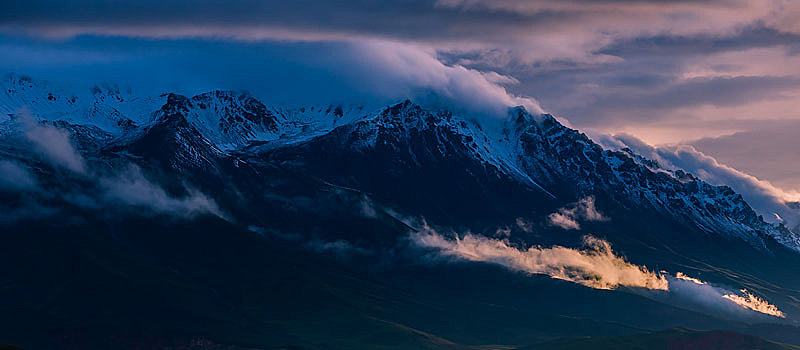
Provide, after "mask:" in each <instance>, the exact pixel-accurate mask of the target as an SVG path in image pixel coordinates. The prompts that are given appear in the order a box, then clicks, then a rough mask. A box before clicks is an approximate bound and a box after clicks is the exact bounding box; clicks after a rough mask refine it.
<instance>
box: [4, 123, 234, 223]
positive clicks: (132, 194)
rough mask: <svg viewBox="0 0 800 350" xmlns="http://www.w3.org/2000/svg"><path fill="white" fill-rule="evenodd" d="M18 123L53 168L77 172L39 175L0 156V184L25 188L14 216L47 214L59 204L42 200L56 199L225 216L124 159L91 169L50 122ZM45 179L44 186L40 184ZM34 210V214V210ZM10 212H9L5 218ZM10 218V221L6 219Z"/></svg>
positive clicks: (199, 196)
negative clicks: (111, 166) (172, 190)
mask: <svg viewBox="0 0 800 350" xmlns="http://www.w3.org/2000/svg"><path fill="white" fill-rule="evenodd" d="M18 126H19V127H20V131H21V133H22V136H23V137H24V138H25V140H27V141H28V142H30V143H31V144H32V145H33V147H32V151H33V152H34V153H36V154H38V155H40V156H41V157H42V160H43V161H44V162H45V163H46V164H48V165H49V166H51V167H53V168H56V169H58V168H64V169H67V170H69V171H70V172H72V173H73V174H75V175H77V176H78V177H79V178H80V181H79V182H80V183H78V182H76V178H75V177H73V176H70V175H56V176H55V177H50V178H46V179H44V178H43V179H40V178H39V176H40V174H39V173H40V172H37V171H34V170H33V169H31V168H29V167H27V166H26V165H23V164H21V163H18V162H14V161H11V160H0V176H2V178H0V188H5V189H6V190H10V191H13V192H21V191H25V192H26V198H28V200H27V201H22V202H20V203H21V204H22V205H23V206H27V207H26V208H16V209H15V211H14V212H15V213H16V214H15V215H13V217H15V218H27V217H31V216H35V215H45V214H47V215H49V214H55V213H58V212H59V208H48V207H47V206H45V205H43V204H41V203H40V202H43V201H47V202H50V201H53V200H61V201H63V202H65V203H68V204H70V205H75V206H78V207H82V208H87V209H99V208H100V207H102V206H109V205H117V206H119V205H121V206H128V207H138V208H144V209H147V211H144V212H141V211H140V212H139V213H140V214H142V213H163V214H169V215H175V216H180V217H192V216H196V215H199V214H211V215H215V216H218V217H220V218H223V219H226V220H228V218H227V216H226V215H225V214H224V213H223V212H222V210H221V209H220V208H219V207H218V205H217V204H216V202H215V201H214V200H213V199H212V198H210V197H208V196H207V195H205V194H203V193H202V192H200V191H198V190H196V189H194V188H192V187H190V186H185V187H184V189H185V191H186V195H185V196H174V195H171V194H169V193H167V191H165V190H164V189H163V188H162V187H161V186H159V185H158V184H156V183H154V182H152V181H150V180H148V179H147V177H146V176H145V175H144V173H143V171H142V169H141V168H139V167H138V166H136V165H134V164H132V163H129V164H122V165H119V168H118V169H111V170H110V171H109V170H103V169H95V168H93V167H91V166H90V163H89V162H88V161H86V159H85V158H84V157H83V156H82V155H81V153H80V151H78V150H77V149H76V148H75V147H74V146H73V144H72V141H71V139H70V132H69V131H68V130H66V129H62V128H59V127H56V126H53V125H48V124H42V123H38V122H36V121H35V120H34V119H33V118H32V117H31V116H30V115H27V116H23V117H21V119H20V120H18ZM45 184H47V186H48V188H42V186H45ZM37 213H38V214H37ZM11 217H12V216H11V215H9V217H8V218H11ZM5 221H6V222H10V221H13V220H5Z"/></svg>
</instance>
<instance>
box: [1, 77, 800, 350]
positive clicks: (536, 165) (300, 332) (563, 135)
mask: <svg viewBox="0 0 800 350" xmlns="http://www.w3.org/2000/svg"><path fill="white" fill-rule="evenodd" d="M2 88H3V94H2V95H0V112H2V113H0V174H2V175H3V177H4V178H5V179H4V180H3V181H0V199H1V200H2V201H0V203H1V204H0V210H2V213H4V214H3V218H2V219H0V227H2V228H3V231H4V233H3V234H2V240H3V244H0V246H2V248H0V249H1V250H2V253H1V254H0V255H2V256H3V258H2V264H0V265H2V266H3V268H2V270H0V271H2V272H1V273H0V277H1V278H2V280H0V296H1V297H2V300H5V302H3V303H2V305H0V307H2V309H3V310H4V313H5V314H8V315H12V314H13V315H15V316H14V317H12V318H7V319H5V320H3V321H2V328H3V329H4V330H3V331H0V341H2V342H8V343H13V344H20V345H22V346H25V347H26V348H27V347H31V348H40V347H41V348H47V347H53V346H61V347H66V348H155V347H161V348H198V349H199V348H203V349H205V348H209V349H213V348H364V347H367V348H465V347H475V348H485V347H487V346H494V347H495V348H523V347H525V346H530V347H532V348H580V346H589V345H586V344H585V343H584V342H582V341H573V340H574V339H575V338H570V337H591V338H590V339H592V341H595V339H597V337H602V336H618V337H622V338H613V339H611V338H609V339H605V338H601V340H599V341H601V342H602V341H617V340H618V339H628V340H630V339H634V340H635V341H634V340H631V342H632V343H638V341H639V340H638V339H640V338H641V339H649V337H651V336H654V337H683V338H686V337H687V336H686V334H687V332H688V333H690V334H695V333H693V332H695V331H689V330H685V329H684V328H691V329H697V330H712V329H713V330H718V329H722V330H725V332H736V333H735V334H739V335H740V336H741V338H736V337H734V338H736V339H741V341H742V342H750V343H752V342H761V341H763V342H766V343H769V344H773V345H775V346H780V347H783V346H786V347H787V348H791V345H785V344H777V343H773V342H782V343H788V344H800V338H798V336H797V334H800V332H798V331H800V329H798V328H797V327H796V325H797V321H798V318H799V317H800V302H798V300H800V299H799V298H800V292H798V291H800V279H799V278H798V277H797V274H796V270H797V269H796V267H797V266H800V255H798V251H800V236H798V235H797V234H796V233H794V232H792V231H791V230H789V229H787V228H786V227H785V226H784V225H776V224H771V223H768V222H767V221H765V220H764V218H763V217H761V216H760V215H758V214H757V213H756V211H754V210H753V209H752V208H751V207H750V206H749V205H748V203H747V202H746V200H745V199H744V198H743V197H742V196H741V195H739V194H737V193H736V192H734V191H733V190H732V189H731V188H730V187H727V186H715V185H711V184H709V183H707V182H704V181H702V180H701V179H699V178H698V177H696V176H694V175H692V174H690V173H687V172H685V171H682V170H674V169H667V168H664V167H662V166H660V165H659V164H658V163H657V162H656V161H653V160H648V159H646V158H644V157H642V156H640V155H638V154H636V153H635V152H634V151H632V150H630V149H621V150H609V149H604V148H603V147H601V146H599V145H598V144H597V143H595V142H593V141H592V139H591V138H589V137H588V136H586V135H585V134H583V133H581V132H579V131H577V130H574V129H571V128H568V127H566V126H564V125H563V124H562V123H560V122H559V120H558V118H557V117H555V116H552V115H549V114H530V113H528V112H527V111H526V110H525V109H524V108H522V107H515V108H509V110H508V112H507V114H506V115H503V116H486V115H473V114H469V113H461V112H458V111H453V110H450V109H446V108H438V107H431V106H423V105H419V104H415V103H414V102H412V101H408V100H406V101H400V102H397V103H394V104H391V105H388V106H385V107H382V108H377V109H372V108H370V107H364V106H357V105H309V106H288V105H267V104H264V103H262V102H260V101H259V100H258V99H256V98H255V97H253V96H250V95H248V94H247V93H245V92H236V91H210V92H204V93H201V94H198V95H195V96H191V97H189V96H183V95H180V94H175V93H164V94H158V95H154V96H146V95H141V94H138V93H136V92H133V91H130V90H128V89H121V88H119V87H117V86H115V85H109V84H105V85H98V86H94V87H91V88H86V89H81V88H76V87H71V86H66V87H64V86H56V85H54V84H52V83H48V82H43V81H37V80H35V79H32V78H28V77H24V76H19V75H8V76H6V77H5V78H4V79H3V81H2ZM675 327H682V328H680V329H679V330H678V331H675V330H674V329H675ZM663 329H673V330H670V331H664V332H655V331H660V330H663ZM653 332H655V333H653ZM697 332H698V333H697V334H698V335H697V336H695V335H692V336H689V337H688V338H691V339H701V340H698V341H708V340H707V338H704V337H706V335H708V334H716V333H704V332H701V331H697ZM741 333H744V334H747V335H741ZM726 334H727V333H726ZM753 336H757V337H761V338H764V339H767V340H759V339H757V338H755V337H753ZM626 337H627V338H626ZM737 337H738V336H737ZM683 338H681V339H683ZM659 339H660V338H659ZM676 339H677V338H676ZM702 339H706V340H702ZM628 340H625V341H628ZM750 343H748V344H750ZM766 343H764V344H766ZM492 344H500V345H492ZM734 345H735V344H734ZM569 346H572V347H569ZM770 346H772V345H770ZM745 348H746V346H745Z"/></svg>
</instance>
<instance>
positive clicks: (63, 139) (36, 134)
mask: <svg viewBox="0 0 800 350" xmlns="http://www.w3.org/2000/svg"><path fill="white" fill-rule="evenodd" d="M18 118H19V123H20V125H21V126H22V128H23V130H24V135H25V138H26V139H27V140H28V141H29V142H30V143H31V144H32V146H33V148H34V150H35V151H37V153H39V154H40V155H42V156H43V157H45V158H46V159H47V160H48V161H49V162H50V163H51V164H53V165H55V166H58V167H63V168H66V169H68V170H71V171H73V172H76V173H79V174H85V173H86V171H87V168H86V162H85V161H84V159H83V157H81V155H80V153H78V151H77V150H76V149H75V147H74V146H73V145H72V140H71V139H70V134H69V132H68V131H66V130H63V129H60V128H57V127H55V126H52V125H47V124H42V123H38V122H36V121H35V120H34V119H33V117H32V116H31V115H30V114H29V113H28V112H26V111H24V110H23V111H22V113H19V114H18Z"/></svg>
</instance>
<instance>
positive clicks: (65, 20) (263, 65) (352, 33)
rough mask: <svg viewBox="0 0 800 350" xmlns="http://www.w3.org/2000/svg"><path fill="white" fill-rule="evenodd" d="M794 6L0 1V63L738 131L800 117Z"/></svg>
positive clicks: (799, 12) (760, 171) (634, 126)
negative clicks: (509, 108)
mask: <svg viewBox="0 0 800 350" xmlns="http://www.w3.org/2000/svg"><path fill="white" fill-rule="evenodd" d="M331 13H336V15H335V16H332V15H331ZM798 16H800V4H798V3H797V2H796V1H789V0H757V1H745V0H714V1H699V0H689V1H679V2H664V1H657V0H642V1H633V2H620V1H613V0H608V1H606V0H603V1H592V2H586V1H579V0H575V1H553V0H531V1H504V0H501V1H484V0H438V1H432V0H431V1H427V0H412V1H394V0H391V1H380V2H374V1H366V2H365V1H342V2H336V3H335V4H333V3H330V2H328V1H317V0H304V1H292V2H262V1H254V0H233V1H228V2H225V3H224V4H223V3H219V2H207V1H199V2H198V1H186V0H169V1H139V2H133V3H132V2H125V1H110V2H109V1H98V0H82V1H79V2H78V3H71V4H65V3H63V2H59V1H53V0H36V1H26V2H23V3H10V2H9V3H6V4H2V5H0V49H2V51H3V52H4V53H5V55H3V57H0V70H3V71H16V72H19V73H23V74H34V75H35V76H37V77H41V78H45V79H47V78H51V77H52V78H61V79H66V80H81V79H83V80H92V81H93V82H96V81H97V80H114V81H118V82H119V81H121V82H125V83H132V84H136V83H138V84H140V85H149V88H153V89H158V90H159V91H158V93H161V92H165V91H171V90H174V91H177V92H183V93H185V94H187V95H191V94H194V93H196V92H199V91H203V90H208V89H216V88H221V89H244V90H249V91H250V92H252V93H253V94H254V95H256V96H257V97H259V98H260V99H262V100H264V101H272V102H276V103H278V102H285V101H290V102H298V101H301V100H302V101H304V102H306V103H307V102H308V101H310V100H314V101H315V102H319V103H332V102H352V103H360V104H362V103H366V104H369V103H374V104H375V105H385V104H386V103H389V102H391V101H393V100H398V99H405V98H412V99H414V100H415V101H418V102H421V103H425V104H436V105H443V106H445V107H450V108H457V109H460V110H461V111H462V112H467V113H475V114H490V115H503V113H502V111H503V109H504V108H506V107H508V106H516V105H523V106H525V107H526V108H528V109H529V110H530V111H531V112H534V113H536V112H540V111H547V112H550V113H553V114H555V115H557V116H559V117H560V118H564V119H565V120H569V122H570V124H571V125H573V126H575V127H576V128H578V129H581V130H594V131H597V132H604V133H619V132H624V133H630V134H632V135H635V136H636V137H638V138H641V139H643V140H645V141H646V142H648V143H650V144H674V143H677V142H683V143H686V144H690V145H691V144H693V142H694V140H697V139H702V140H708V139H709V138H714V137H720V136H725V135H734V134H735V135H738V136H737V140H738V142H740V143H742V144H755V145H765V143H766V142H765V141H764V137H763V136H759V135H761V134H759V133H757V132H754V131H757V130H764V128H763V125H766V124H775V125H777V124H780V125H781V127H780V129H781V130H784V131H786V133H785V134H784V133H782V134H781V135H786V134H788V135H792V134H794V135H796V134H797V133H800V112H799V111H800V70H798V69H797V67H798V64H800V60H798V57H800V55H798V54H797V53H798V52H800V27H798V25H797V23H800V18H799V17H798ZM343 100H345V101H343ZM797 140H798V138H797V137H787V136H781V137H776V138H773V141H772V142H770V143H769V145H768V146H767V145H765V146H764V147H768V148H770V149H781V150H788V149H793V148H796V147H797V146H798V144H797V142H798V141H797ZM705 144H708V143H707V142H706V143H705ZM706 149H707V151H705V152H704V153H705V154H706V156H712V157H715V158H720V159H723V158H724V159H725V162H724V163H725V164H726V165H728V166H730V167H732V168H735V169H740V170H747V171H748V172H749V173H752V175H754V176H755V177H758V178H759V179H766V180H770V181H772V183H773V184H774V186H773V187H775V186H778V187H780V190H781V191H784V192H787V193H791V192H792V191H797V189H798V188H800V180H797V179H795V178H793V177H787V176H785V175H782V174H787V173H798V166H800V165H797V164H791V163H790V164H788V165H787V163H786V162H782V163H781V164H780V166H769V167H764V166H755V167H754V166H749V167H747V168H748V169H743V168H745V167H746V165H749V164H750V163H752V161H753V160H755V159H765V158H767V156H766V155H768V153H767V152H766V151H761V152H759V153H754V154H749V155H746V156H740V157H729V156H727V155H730V153H731V152H730V151H729V149H730V147H727V148H719V147H718V148H716V149H713V148H708V147H707V148H706ZM701 150H702V147H701ZM778 168H779V169H780V173H779V174H775V172H776V171H772V170H770V169H778ZM777 180H781V181H777Z"/></svg>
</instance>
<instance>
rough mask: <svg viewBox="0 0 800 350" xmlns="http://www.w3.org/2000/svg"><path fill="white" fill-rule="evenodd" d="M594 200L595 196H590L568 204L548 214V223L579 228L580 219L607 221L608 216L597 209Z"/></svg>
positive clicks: (574, 228) (570, 228) (567, 227)
mask: <svg viewBox="0 0 800 350" xmlns="http://www.w3.org/2000/svg"><path fill="white" fill-rule="evenodd" d="M594 201H595V199H594V197H593V196H589V197H586V198H582V199H581V200H579V201H577V202H575V203H572V204H570V205H568V206H567V207H566V208H560V209H558V211H557V212H555V213H552V214H550V215H548V217H547V220H548V223H550V225H552V226H558V227H561V228H563V229H565V230H579V229H580V228H581V225H580V224H579V223H578V220H585V221H607V220H608V218H607V217H606V216H604V215H603V214H602V213H600V212H599V211H598V210H597V208H596V207H595V205H594Z"/></svg>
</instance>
